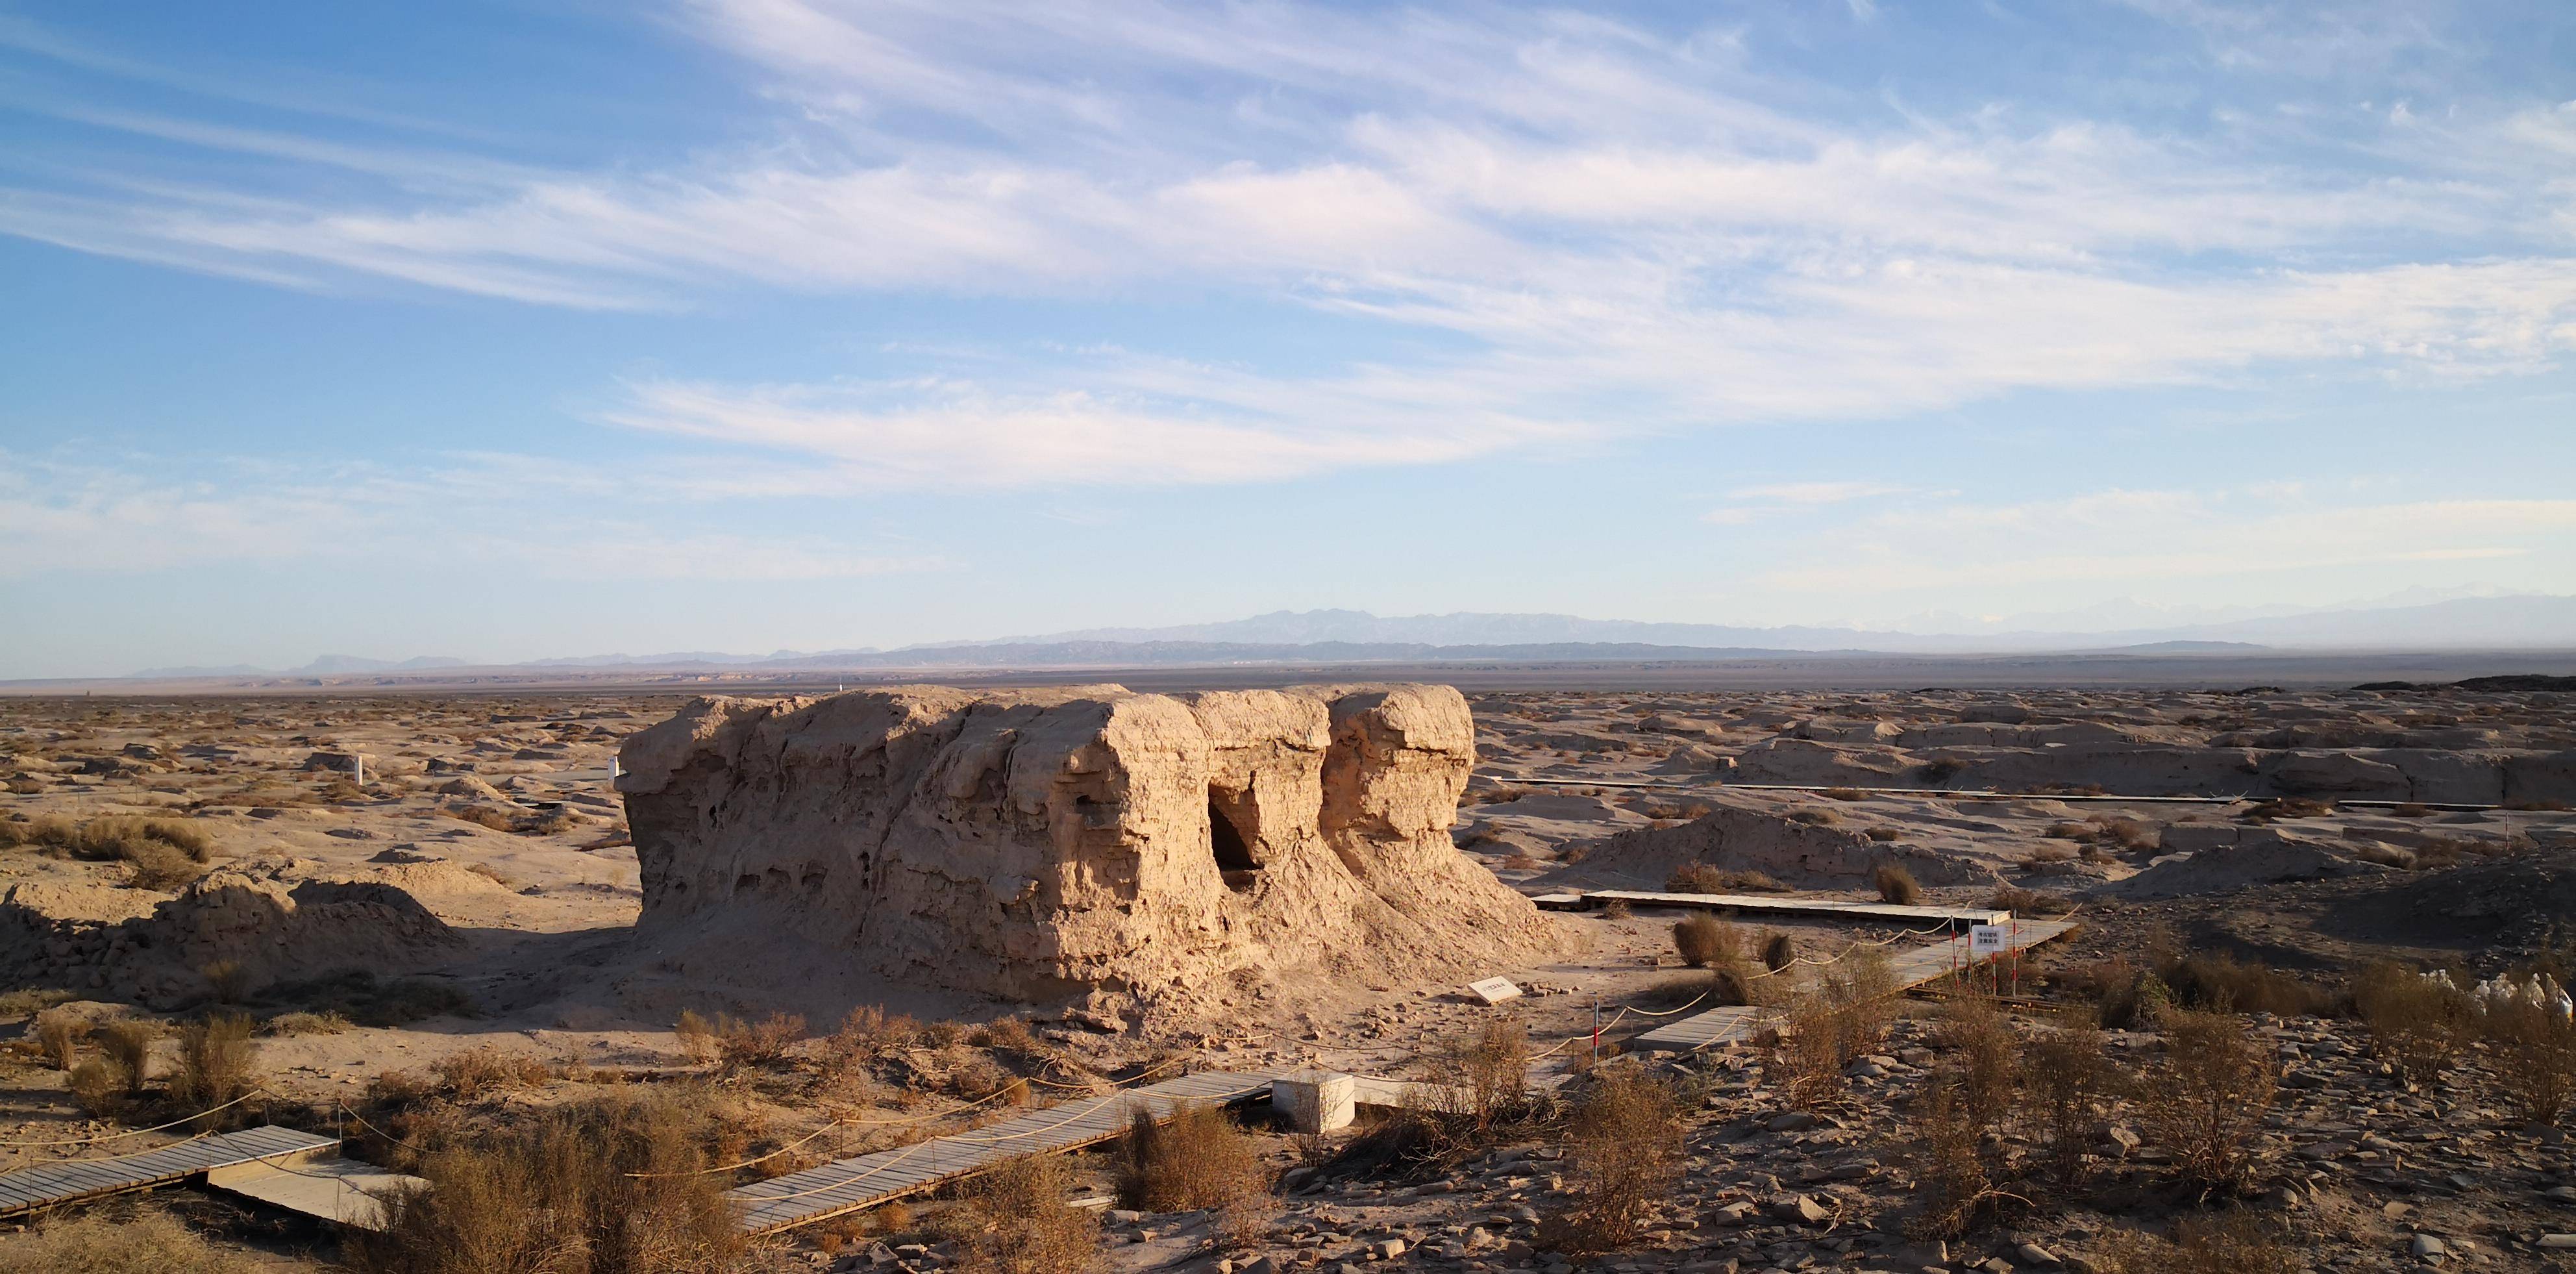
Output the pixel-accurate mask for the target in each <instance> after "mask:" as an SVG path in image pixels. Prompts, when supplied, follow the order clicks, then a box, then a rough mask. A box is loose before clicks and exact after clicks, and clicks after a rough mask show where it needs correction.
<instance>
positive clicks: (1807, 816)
mask: <svg viewBox="0 0 2576 1274" xmlns="http://www.w3.org/2000/svg"><path fill="white" fill-rule="evenodd" d="M1789 821H1790V822H1793V823H1805V824H1808V825H1809V826H1812V827H1839V826H1841V825H1842V821H1843V816H1842V815H1840V814H1837V813H1835V812H1833V811H1832V810H1829V809H1803V810H1798V811H1796V812H1794V813H1792V814H1790V815H1789Z"/></svg>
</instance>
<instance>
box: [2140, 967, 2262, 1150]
mask: <svg viewBox="0 0 2576 1274" xmlns="http://www.w3.org/2000/svg"><path fill="white" fill-rule="evenodd" d="M2163 1025H2164V1033H2165V1052H2164V1057H2163V1058H2162V1059H2161V1060H2159V1061H2158V1062H2157V1064H2156V1067H2155V1070H2154V1071H2153V1073H2151V1074H2150V1075H2149V1076H2148V1077H2147V1082H2146V1083H2145V1085H2144V1086H2143V1088H2142V1089H2141V1094H2140V1095H2141V1097H2142V1098H2143V1099H2144V1103H2145V1114H2146V1122H2147V1124H2148V1126H2149V1127H2150V1128H2152V1129H2153V1130H2154V1132H2155V1139H2156V1143H2157V1144H2158V1145H2160V1146H2162V1147H2164V1148H2165V1150H2166V1151H2167V1152H2168V1153H2170V1154H2171V1155H2173V1157H2174V1163H2175V1165H2176V1166H2177V1167H2179V1168H2180V1169H2181V1170H2182V1174H2183V1176H2184V1177H2185V1179H2187V1180H2189V1181H2191V1182H2193V1183H2194V1184H2196V1185H2199V1186H2201V1187H2202V1188H2203V1189H2205V1190H2209V1191H2214V1192H2222V1193H2223V1192H2240V1191H2242V1190H2243V1189H2244V1188H2245V1187H2247V1186H2248V1185H2250V1184H2252V1180H2253V1172H2254V1162H2253V1144H2254V1135H2255V1133H2256V1132H2257V1131H2258V1130H2260V1129H2261V1127H2262V1124H2263V1117H2264V1116H2265V1115H2267V1114H2269V1113H2270V1112H2271V1109H2272V1101H2273V1098H2274V1097H2275V1096H2277V1094H2278V1084H2279V1081H2280V1066H2279V1063H2278V1062H2277V1061H2275V1060H2274V1058H2273V1057H2272V1055H2271V1053H2270V1052H2269V1051H2268V1050H2266V1049H2265V1048H2264V1046H2263V1043H2262V1041H2261V1040H2259V1039H2257V1038H2256V1037H2255V1036H2254V1034H2253V1032H2252V1031H2250V1030H2248V1029H2247V1028H2246V1025H2245V1022H2244V1020H2243V1019H2241V1018H2238V1017H2236V1016H2235V1015H2233V1014H2228V1013H2203V1012H2192V1011H2189V1010H2183V1011H2177V1012H2173V1013H2168V1014H2166V1015H2165V1018H2164V1023H2163Z"/></svg>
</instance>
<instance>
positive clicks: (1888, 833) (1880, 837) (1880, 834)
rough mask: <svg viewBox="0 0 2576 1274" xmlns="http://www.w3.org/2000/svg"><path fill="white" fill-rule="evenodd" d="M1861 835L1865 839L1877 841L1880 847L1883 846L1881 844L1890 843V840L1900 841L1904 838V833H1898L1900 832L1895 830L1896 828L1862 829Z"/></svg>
mask: <svg viewBox="0 0 2576 1274" xmlns="http://www.w3.org/2000/svg"><path fill="white" fill-rule="evenodd" d="M1861 835H1863V836H1866V837H1868V838H1870V839H1871V840H1874V841H1877V842H1878V843H1880V844H1882V845H1883V844H1886V843H1887V842H1889V841H1892V840H1902V839H1904V837H1905V833H1904V832H1902V831H1900V830H1898V829H1896V828H1893V827H1870V828H1863V829H1862V830H1861Z"/></svg>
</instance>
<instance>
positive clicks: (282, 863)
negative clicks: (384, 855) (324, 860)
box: [0, 859, 492, 1005]
mask: <svg viewBox="0 0 2576 1274" xmlns="http://www.w3.org/2000/svg"><path fill="white" fill-rule="evenodd" d="M419 870H420V869H419V868H417V867H408V868H396V869H387V870H375V869H368V868H354V869H352V868H329V867H325V866H324V865H322V864H319V863H314V862H310V861H305V860H298V859H268V860H261V861H257V862H253V863H248V864H244V865H240V866H230V867H221V868H217V869H216V870H214V871H211V872H208V873H207V874H206V875H205V876H203V877H202V878H200V879H198V880H197V881H196V882H195V883H193V884H191V885H189V886H188V888H187V889H185V890H183V891H182V892H180V893H179V894H178V895H176V896H165V895H158V894H153V893H149V892H147V891H143V890H135V889H120V888H112V887H108V886H100V885H65V884H43V883H35V882H30V883H26V884H21V885H18V886H15V887H13V888H11V889H10V891H9V892H8V894H7V895H6V896H5V897H0V965H5V967H7V968H9V969H10V970H11V971H12V972H13V974H14V975H15V976H16V977H17V978H18V979H19V980H20V981H22V982H23V983H24V984H26V985H31V986H58V987H68V988H72V989H75V990H85V991H105V992H109V993H111V994H114V995H117V996H120V997H123V998H128V999H137V1000H142V1001H145V1002H147V1003H153V1004H164V1005H167V1004H175V1003H179V1002H183V1001H186V1000H189V999H193V998H195V997H197V996H199V995H201V994H203V993H204V992H205V991H206V989H207V986H208V984H207V981H206V977H205V973H206V970H208V969H209V968H214V967H219V966H221V965H224V964H232V965H237V966H239V968H240V969H241V971H242V975H243V976H244V978H245V979H246V980H247V982H248V984H249V985H251V986H254V987H256V986H259V985H262V984H264V983H267V982H270V981H275V980H277V979H280V978H289V977H306V976H313V975H316V974H321V973H327V972H335V971H339V970H343V969H365V970H368V971H370V972H375V973H392V972H401V971H407V970H411V969H416V968H419V967H422V966H423V965H426V964H430V963H435V962H437V961H439V960H442V959H446V958H449V957H451V956H453V955H454V954H456V953H457V951H458V950H459V948H460V946H461V942H460V940H459V939H458V937H457V936H456V934H455V933H454V932H453V931H451V930H450V929H449V928H448V927H447V925H446V924H445V923H444V922H442V921H440V920H439V918H438V917H437V916H435V915H432V914H430V911H429V909H428V908H426V907H424V906H422V905H421V903H420V900H419V899H418V898H415V897H414V896H413V895H412V893H411V891H410V890H408V889H406V888H405V887H404V885H403V884H402V883H400V881H399V879H397V878H396V877H394V876H392V875H391V874H390V872H412V873H417V872H418V871H419ZM453 875H455V876H458V877H466V878H470V879H478V880H479V879H480V878H479V877H473V876H472V874H471V873H467V872H463V871H456V872H454V873H453ZM421 883H427V882H421ZM436 883H437V884H438V885H440V886H443V887H452V888H469V887H471V886H467V885H464V884H463V883H462V881H450V880H449V879H448V877H447V875H445V874H441V875H439V876H438V878H437V882H436ZM482 887H483V888H485V889H489V888H492V886H491V885H490V883H489V882H484V883H483V886H482Z"/></svg>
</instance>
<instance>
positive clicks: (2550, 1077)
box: [2480, 999, 2576, 1126]
mask: <svg viewBox="0 0 2576 1274" xmlns="http://www.w3.org/2000/svg"><path fill="white" fill-rule="evenodd" d="M2481 1016H2482V1017H2483V1019H2484V1020H2483V1021H2482V1022H2481V1024H2480V1025H2481V1026H2482V1028H2483V1030H2484V1032H2485V1035H2486V1038H2487V1043H2488V1047H2490V1048H2492V1049H2494V1050H2495V1053H2496V1067H2495V1071H2496V1076H2497V1079H2498V1081H2499V1083H2500V1084H2501V1086H2502V1087H2503V1089H2504V1092H2505V1095H2506V1097H2507V1098H2508V1099H2510V1100H2511V1101H2512V1103H2513V1105H2514V1109H2515V1110H2516V1111H2517V1112H2518V1113H2520V1114H2521V1116H2522V1117H2523V1118H2524V1119H2527V1120H2529V1121H2531V1122H2532V1123H2536V1124H2547V1125H2551V1126H2555V1125H2556V1124H2557V1123H2558V1121H2559V1120H2561V1119H2563V1118H2565V1117H2566V1115H2567V1110H2568V1107H2569V1105H2570V1104H2571V1103H2576V1022H2571V1021H2569V1020H2568V1019H2567V1018H2565V1017H2563V1016H2561V1015H2560V1014H2559V1012H2558V1010H2557V1008H2556V1007H2555V1006H2552V1005H2547V1004H2537V1003H2533V1002H2530V1001H2527V1000H2518V999H2517V1000H2498V1001H2495V1002H2493V1003H2490V1004H2488V1005H2487V1006H2486V1010H2485V1012H2484V1013H2483V1014H2482V1015H2481Z"/></svg>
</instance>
